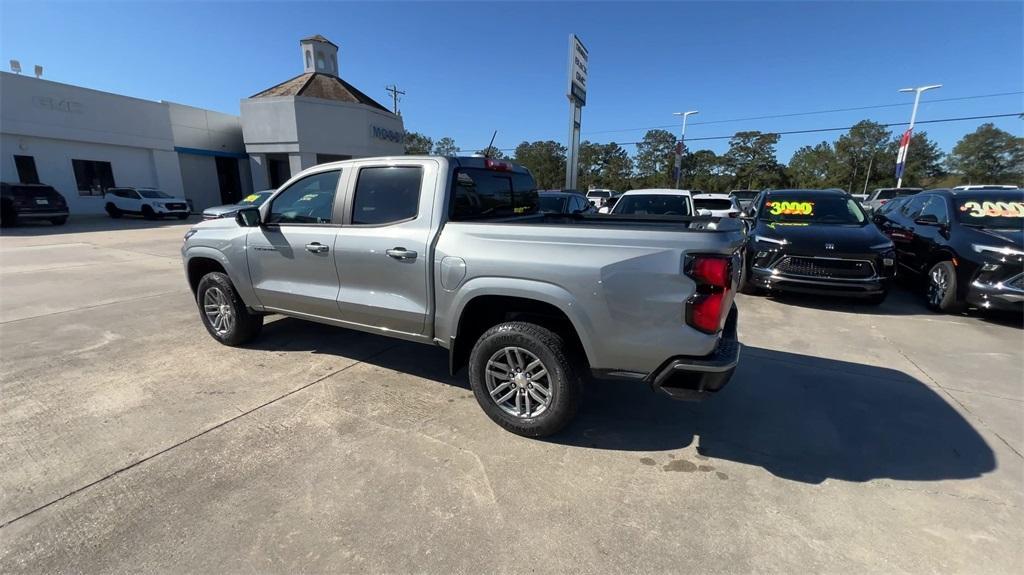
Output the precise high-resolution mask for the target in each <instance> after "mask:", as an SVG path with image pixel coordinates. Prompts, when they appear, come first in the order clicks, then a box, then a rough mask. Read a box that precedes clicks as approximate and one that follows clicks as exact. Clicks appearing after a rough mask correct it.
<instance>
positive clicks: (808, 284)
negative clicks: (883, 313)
mask: <svg viewBox="0 0 1024 575" xmlns="http://www.w3.org/2000/svg"><path fill="white" fill-rule="evenodd" d="M750 281H751V283H753V284H754V285H756V286H757V287H760V288H763V289H768V290H778V291H789V292H797V293H807V294H814V295H840V296H852V297H870V296H873V295H880V294H882V293H885V291H886V290H888V289H889V283H890V279H889V278H886V277H873V278H868V279H863V280H843V279H825V278H806V277H800V278H795V277H791V276H787V275H784V274H776V273H774V272H773V270H769V269H764V268H756V267H752V268H751V269H750Z"/></svg>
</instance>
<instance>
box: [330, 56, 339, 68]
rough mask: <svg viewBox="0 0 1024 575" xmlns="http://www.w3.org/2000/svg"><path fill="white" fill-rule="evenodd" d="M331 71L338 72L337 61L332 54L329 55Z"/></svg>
mask: <svg viewBox="0 0 1024 575" xmlns="http://www.w3.org/2000/svg"><path fill="white" fill-rule="evenodd" d="M331 70H333V71H335V72H337V71H338V59H337V58H336V57H335V56H334V54H331Z"/></svg>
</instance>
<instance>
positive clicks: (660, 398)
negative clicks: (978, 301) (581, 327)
mask: <svg viewBox="0 0 1024 575" xmlns="http://www.w3.org/2000/svg"><path fill="white" fill-rule="evenodd" d="M341 334H345V335H352V336H355V337H356V338H360V339H361V338H366V342H363V343H378V342H379V343H380V345H379V346H377V345H368V346H360V347H362V348H363V349H366V348H377V349H381V350H387V351H386V352H377V353H367V354H365V355H364V354H359V355H361V356H362V357H359V358H357V359H359V360H360V361H362V362H364V363H367V364H370V365H374V366H378V367H382V368H384V369H389V370H394V371H399V372H402V373H406V374H409V375H413V376H416V377H421V378H424V379H427V380H431V381H433V382H436V383H441V384H445V385H450V386H453V387H457V388H460V389H465V390H468V389H469V385H468V381H467V376H466V371H465V370H464V369H463V370H462V371H460V372H459V373H457V374H456V375H454V376H450V375H448V355H447V352H445V351H444V350H442V349H440V348H434V347H430V346H425V345H420V344H415V343H409V342H401V341H397V340H392V339H388V338H384V337H382V336H376V335H369V334H362V333H359V332H351V331H349V330H344V329H342V328H334V327H329V326H325V325H319V324H313V323H307V322H303V321H300V320H295V319H289V318H282V319H278V320H275V321H273V322H270V323H268V325H267V326H266V328H265V329H264V333H263V334H262V335H261V337H260V338H258V339H257V340H256V341H255V342H254V343H253V344H251V346H252V347H254V348H258V349H266V350H273V351H286V352H287V351H303V352H305V351H312V352H313V353H323V354H331V355H338V356H350V355H352V348H353V347H354V340H353V338H352V337H340V335H341ZM942 393H943V392H942V390H940V389H938V388H934V387H930V386H927V385H925V384H924V383H922V382H920V381H918V380H916V379H914V378H913V377H911V376H909V375H907V374H905V373H903V372H901V371H897V370H893V369H887V368H881V367H874V366H868V365H863V364H856V363H850V362H844V361H837V360H832V359H824V358H818V357H812V356H807V355H800V354H794V353H786V352H780V351H773V350H768V349H762V348H755V347H745V348H744V349H743V354H742V357H741V360H740V364H739V366H738V367H737V369H736V372H735V374H734V375H733V379H732V381H731V382H730V383H729V385H727V386H726V387H725V389H723V390H722V391H721V392H719V393H718V394H717V395H716V396H713V397H711V398H709V399H708V400H707V401H704V402H701V403H688V402H680V401H674V400H672V399H669V398H668V397H666V396H664V395H662V394H660V393H656V392H653V391H652V390H651V389H650V388H649V387H647V385H645V384H643V383H629V382H621V381H601V380H595V381H592V382H590V384H589V385H588V387H587V389H586V391H585V398H584V402H583V404H582V406H581V408H580V412H579V414H578V415H577V417H576V419H575V421H573V423H571V424H570V425H569V427H568V428H567V429H566V430H564V431H562V432H561V433H559V434H557V435H555V436H553V437H550V438H547V439H546V440H545V441H550V442H552V443H558V444H562V445H567V446H577V447H584V448H590V449H607V450H616V451H630V452H643V455H644V456H647V457H646V459H649V460H653V459H652V457H651V456H652V455H654V456H657V457H658V459H664V460H665V461H662V462H661V463H668V462H669V459H668V456H667V455H666V456H658V455H657V454H652V453H651V452H667V451H673V450H678V449H681V448H684V447H687V446H689V445H691V444H693V442H694V441H697V442H698V443H697V452H698V454H700V456H701V457H705V458H707V461H700V462H698V463H700V464H705V463H707V464H710V465H712V466H713V464H714V460H715V459H719V460H728V461H734V462H738V463H745V464H748V465H756V466H759V467H763V468H764V469H766V470H767V471H769V472H771V473H772V474H774V475H776V476H778V477H782V478H785V479H789V480H793V481H800V482H805V483H821V482H822V481H824V480H825V479H829V478H831V479H841V480H844V481H855V482H863V481H869V480H872V479H881V478H889V479H897V480H913V481H938V480H943V479H966V478H971V477H978V476H980V475H982V474H984V473H987V472H989V471H992V470H994V469H995V468H996V461H995V455H994V454H993V452H992V450H991V448H990V447H989V446H988V444H987V443H986V442H985V440H984V439H983V438H982V437H981V436H980V435H979V434H978V432H977V431H976V430H975V429H974V427H973V426H972V425H971V424H970V423H969V422H968V421H967V420H965V419H964V418H963V417H962V416H961V415H960V413H959V412H957V411H956V410H955V409H954V408H953V407H952V406H951V405H950V404H949V403H948V402H947V400H946V398H945V397H944V396H943V395H942ZM474 409H476V407H475V406H474ZM492 432H493V433H494V434H495V439H496V440H499V441H500V440H501V438H502V436H503V435H504V434H505V433H506V432H504V431H502V430H501V429H500V428H498V427H497V426H494V427H493V430H492ZM648 464H650V463H648ZM689 467H692V468H693V469H694V470H696V469H697V467H698V466H697V465H693V466H682V467H679V469H681V470H686V469H688V468H689Z"/></svg>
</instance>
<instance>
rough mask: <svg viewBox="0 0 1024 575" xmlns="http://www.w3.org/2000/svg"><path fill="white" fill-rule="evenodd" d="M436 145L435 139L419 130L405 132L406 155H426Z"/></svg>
mask: <svg viewBox="0 0 1024 575" xmlns="http://www.w3.org/2000/svg"><path fill="white" fill-rule="evenodd" d="M433 147H434V140H431V139H430V138H428V137H426V136H424V135H423V134H421V133H419V132H406V133H405V153H406V155H414V154H417V155H426V154H429V153H430V150H431V149H432V148H433Z"/></svg>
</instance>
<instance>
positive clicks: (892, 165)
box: [868, 132, 946, 190]
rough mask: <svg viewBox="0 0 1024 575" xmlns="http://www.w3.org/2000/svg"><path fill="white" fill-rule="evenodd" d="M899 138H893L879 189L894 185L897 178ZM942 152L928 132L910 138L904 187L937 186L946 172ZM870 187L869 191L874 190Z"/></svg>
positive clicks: (904, 169) (872, 186) (904, 171)
mask: <svg viewBox="0 0 1024 575" xmlns="http://www.w3.org/2000/svg"><path fill="white" fill-rule="evenodd" d="M899 147H900V142H899V138H893V140H892V143H891V144H890V145H889V151H888V154H887V158H886V160H885V161H883V166H884V167H885V171H884V172H883V174H882V178H881V180H880V181H879V184H880V185H878V186H877V187H886V186H891V185H894V184H895V182H894V181H893V178H895V177H896V154H897V153H898V152H899ZM943 156H945V154H943V153H942V150H941V149H940V148H939V145H938V144H936V143H935V142H933V141H931V140H929V139H928V134H927V133H926V132H917V133H915V134H914V135H913V136H911V137H910V150H909V151H908V153H907V161H906V164H905V165H904V168H903V185H904V186H907V187H913V188H923V187H928V186H932V185H935V183H936V182H938V181H940V180H942V179H943V177H944V176H945V175H946V170H945V167H944V165H943V161H942V160H943ZM874 187H876V186H874V185H869V186H868V189H869V190H870V189H873V188H874Z"/></svg>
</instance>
